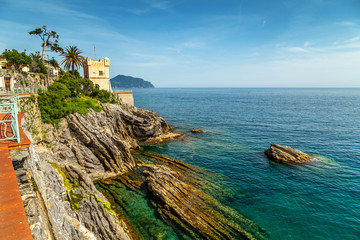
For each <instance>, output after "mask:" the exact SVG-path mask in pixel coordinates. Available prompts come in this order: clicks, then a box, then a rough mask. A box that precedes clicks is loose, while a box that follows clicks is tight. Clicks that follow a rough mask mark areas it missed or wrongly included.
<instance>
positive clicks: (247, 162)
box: [134, 89, 360, 240]
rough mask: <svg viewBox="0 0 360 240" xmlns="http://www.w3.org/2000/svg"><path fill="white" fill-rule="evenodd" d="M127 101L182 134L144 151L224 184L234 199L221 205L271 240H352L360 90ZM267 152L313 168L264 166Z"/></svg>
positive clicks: (193, 92) (146, 94) (359, 173)
mask: <svg viewBox="0 0 360 240" xmlns="http://www.w3.org/2000/svg"><path fill="white" fill-rule="evenodd" d="M134 98H135V105H136V106H137V107H140V108H146V109H150V110H154V111H156V112H157V113H158V114H159V115H161V116H162V117H164V118H165V119H166V120H167V121H168V122H169V123H170V124H171V125H173V126H174V127H175V129H176V130H175V131H178V132H185V133H187V136H186V137H185V138H184V139H183V141H171V142H168V143H164V144H159V145H150V146H145V148H146V150H147V151H153V152H157V153H161V154H165V155H168V156H170V157H173V158H177V159H180V160H182V161H184V162H186V163H190V164H194V165H197V166H200V167H203V168H206V169H209V170H212V171H215V172H218V173H221V174H224V175H225V176H227V177H228V179H226V180H224V179H221V180H219V181H225V182H223V183H222V184H223V185H224V186H228V188H229V189H228V190H229V191H231V192H232V193H233V196H232V197H228V198H224V199H222V200H221V201H222V202H223V203H224V204H226V205H228V206H230V207H232V208H234V209H235V210H236V211H238V212H239V213H241V214H243V215H244V216H246V217H247V218H249V219H251V220H253V221H254V222H256V223H257V224H258V225H260V226H261V227H263V228H264V229H265V230H266V231H268V232H269V233H270V238H271V239H283V240H291V239H294V240H295V239H296V240H305V239H360V89H138V90H134ZM193 127H194V128H200V129H202V130H204V131H206V132H207V133H204V134H192V133H190V132H189V130H190V129H191V128H193ZM269 143H277V144H283V145H288V146H291V147H294V148H297V149H299V150H301V151H304V152H307V153H310V154H314V155H316V157H317V160H316V161H314V162H312V163H310V164H304V165H282V164H277V163H272V162H269V161H268V159H267V157H266V156H265V155H264V154H263V151H264V150H265V149H267V148H268V147H269Z"/></svg>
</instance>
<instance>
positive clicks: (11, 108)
mask: <svg viewBox="0 0 360 240" xmlns="http://www.w3.org/2000/svg"><path fill="white" fill-rule="evenodd" d="M0 101H1V103H0V114H2V115H3V116H4V118H3V119H2V120H0V140H12V139H14V140H16V142H18V143H19V142H20V133H19V120H18V113H19V95H13V96H11V97H10V98H2V99H0ZM3 101H8V102H7V103H3ZM9 117H10V119H9ZM9 127H10V129H9ZM9 134H11V136H8V135H9Z"/></svg>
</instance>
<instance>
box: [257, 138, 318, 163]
mask: <svg viewBox="0 0 360 240" xmlns="http://www.w3.org/2000/svg"><path fill="white" fill-rule="evenodd" d="M264 153H265V155H267V156H268V157H269V159H271V160H273V161H276V162H279V163H306V162H309V161H311V160H312V157H311V156H310V155H309V154H306V153H303V152H301V151H299V150H296V149H294V148H291V147H288V146H283V145H278V144H272V143H271V144H270V148H269V149H267V150H265V151H264Z"/></svg>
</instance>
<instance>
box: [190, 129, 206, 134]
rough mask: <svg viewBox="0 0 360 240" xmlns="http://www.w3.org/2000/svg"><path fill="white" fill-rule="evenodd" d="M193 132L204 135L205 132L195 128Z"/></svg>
mask: <svg viewBox="0 0 360 240" xmlns="http://www.w3.org/2000/svg"><path fill="white" fill-rule="evenodd" d="M191 132H192V133H204V131H203V130H201V129H197V128H193V129H191Z"/></svg>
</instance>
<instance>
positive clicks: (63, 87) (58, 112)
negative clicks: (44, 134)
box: [38, 73, 116, 124]
mask: <svg viewBox="0 0 360 240" xmlns="http://www.w3.org/2000/svg"><path fill="white" fill-rule="evenodd" d="M99 102H101V103H106V102H110V103H115V102H116V101H115V98H114V96H113V95H112V94H111V93H109V92H108V91H105V90H100V89H99V85H95V86H94V84H93V83H92V81H90V80H89V79H86V78H82V77H80V76H79V75H72V74H70V73H64V75H63V76H62V77H61V78H59V79H57V80H56V81H55V82H54V84H52V85H51V86H49V87H48V90H47V91H43V90H41V89H39V99H38V103H39V108H40V111H41V119H42V121H43V122H45V123H55V124H57V123H58V122H59V121H60V119H61V118H62V117H65V116H67V115H69V114H72V113H75V112H78V113H82V114H86V113H88V112H89V108H92V109H94V111H101V106H100V105H99Z"/></svg>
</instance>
